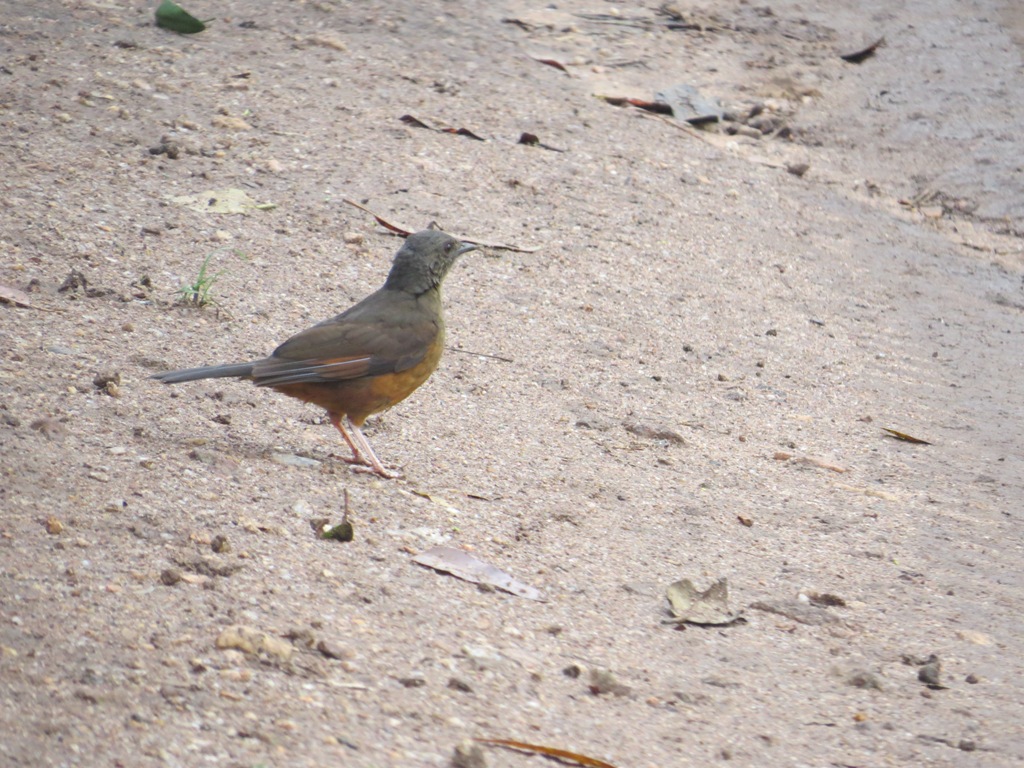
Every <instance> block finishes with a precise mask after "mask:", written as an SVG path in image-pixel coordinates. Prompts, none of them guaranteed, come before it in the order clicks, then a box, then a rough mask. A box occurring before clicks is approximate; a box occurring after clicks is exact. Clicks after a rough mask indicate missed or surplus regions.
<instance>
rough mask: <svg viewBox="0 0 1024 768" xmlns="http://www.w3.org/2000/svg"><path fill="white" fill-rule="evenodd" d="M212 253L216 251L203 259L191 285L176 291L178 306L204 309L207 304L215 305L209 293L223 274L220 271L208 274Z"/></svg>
mask: <svg viewBox="0 0 1024 768" xmlns="http://www.w3.org/2000/svg"><path fill="white" fill-rule="evenodd" d="M214 253H216V251H214V252H213V253H210V254H207V256H206V258H205V259H203V264H202V266H201V267H199V274H198V275H196V279H195V280H193V281H192V283H191V285H183V286H181V288H179V289H178V303H179V304H184V305H186V306H189V307H205V306H206V305H207V304H215V303H216V302H215V301H214V300H213V298H212V297H211V296H210V291H211V289H212V288H213V284H214V283H216V282H217V278H218V277H220V276H221V275H222V274H224V272H223V271H221V272H218V273H217V274H215V275H211V274H209V271H208V270H209V267H210V259H212V258H213V254H214Z"/></svg>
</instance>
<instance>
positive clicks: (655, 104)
mask: <svg viewBox="0 0 1024 768" xmlns="http://www.w3.org/2000/svg"><path fill="white" fill-rule="evenodd" d="M597 98H599V99H601V101H604V102H607V103H608V104H611V105H612V106H613V107H627V106H628V107H639V108H640V109H643V110H646V111H648V112H656V113H658V114H659V115H671V114H672V107H670V106H669V105H668V104H665V103H664V102H661V101H645V100H644V99H630V98H626V97H625V96H598V97H597Z"/></svg>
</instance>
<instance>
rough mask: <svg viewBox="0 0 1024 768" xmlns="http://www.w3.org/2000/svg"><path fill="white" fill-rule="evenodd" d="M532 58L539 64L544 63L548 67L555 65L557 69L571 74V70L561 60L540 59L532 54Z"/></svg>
mask: <svg viewBox="0 0 1024 768" xmlns="http://www.w3.org/2000/svg"><path fill="white" fill-rule="evenodd" d="M530 58H531V59H533V60H534V61H536V62H537V63H538V64H544V65H545V66H548V67H554V68H555V69H558V70H561V71H562V72H565V74H567V75H568V74H569V70H568V69H566V67H565V64H563V63H562V62H560V61H557V60H555V59H540V58H537V57H536V56H531V57H530Z"/></svg>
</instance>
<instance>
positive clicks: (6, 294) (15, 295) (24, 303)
mask: <svg viewBox="0 0 1024 768" xmlns="http://www.w3.org/2000/svg"><path fill="white" fill-rule="evenodd" d="M79 274H81V273H79ZM0 302H4V303H7V304H14V305H16V306H19V307H25V309H38V310H40V311H42V312H59V311H61V310H57V309H46V308H45V307H40V306H37V305H35V304H33V303H32V299H31V298H30V297H29V295H28V294H27V293H25V292H24V291H22V290H19V289H18V288H14V287H12V286H10V285H0Z"/></svg>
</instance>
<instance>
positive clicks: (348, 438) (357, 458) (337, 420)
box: [328, 413, 379, 466]
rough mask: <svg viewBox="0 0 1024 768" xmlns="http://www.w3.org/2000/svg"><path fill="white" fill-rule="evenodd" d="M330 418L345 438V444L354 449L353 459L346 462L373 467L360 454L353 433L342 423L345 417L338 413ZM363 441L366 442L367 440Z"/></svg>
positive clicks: (330, 415)
mask: <svg viewBox="0 0 1024 768" xmlns="http://www.w3.org/2000/svg"><path fill="white" fill-rule="evenodd" d="M328 416H329V418H330V420H331V424H333V425H334V426H335V427H336V428H337V430H338V431H339V432H341V436H342V437H344V438H345V442H346V443H348V447H349V448H351V449H352V458H351V459H345V460H344V461H346V462H348V463H349V464H365V465H367V466H372V465H371V464H370V462H369V461H367V460H366V457H365V456H363V454H362V453H360V451H359V446H358V445H357V444H356V441H355V440H354V439H353V438H352V433H351V432H349V431H348V429H346V428H345V422H344V421H342V418H343V417H342V416H341V415H340V414H337V413H331V414H328ZM363 439H364V440H365V439H366V438H363ZM378 463H379V462H378Z"/></svg>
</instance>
